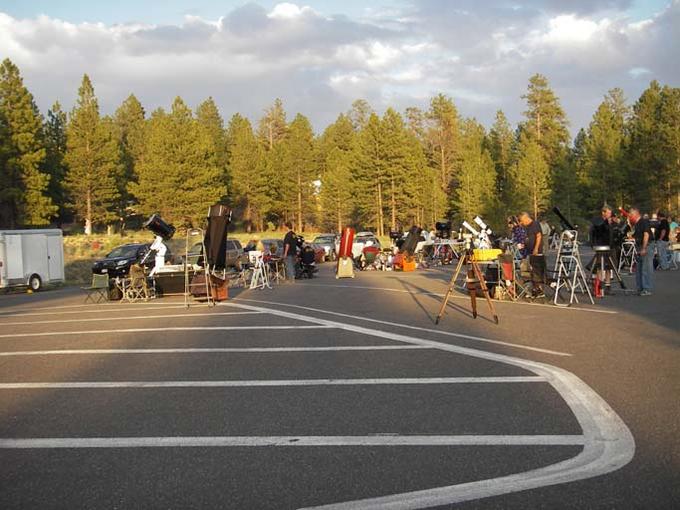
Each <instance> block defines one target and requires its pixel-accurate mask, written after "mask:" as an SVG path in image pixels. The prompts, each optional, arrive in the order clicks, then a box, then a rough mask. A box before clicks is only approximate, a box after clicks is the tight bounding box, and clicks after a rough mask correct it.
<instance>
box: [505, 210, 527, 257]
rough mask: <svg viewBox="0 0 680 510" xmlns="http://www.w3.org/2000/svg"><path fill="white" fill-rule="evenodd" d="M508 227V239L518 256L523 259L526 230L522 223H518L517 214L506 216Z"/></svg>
mask: <svg viewBox="0 0 680 510" xmlns="http://www.w3.org/2000/svg"><path fill="white" fill-rule="evenodd" d="M508 228H509V229H510V239H511V240H512V242H513V244H514V245H515V246H516V247H517V253H519V258H520V259H523V258H524V257H526V256H527V253H526V248H525V246H524V244H525V243H526V242H527V231H526V229H525V228H524V227H523V226H522V225H520V224H519V219H517V216H509V217H508Z"/></svg>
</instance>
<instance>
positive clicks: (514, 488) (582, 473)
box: [225, 303, 635, 510]
mask: <svg viewBox="0 0 680 510" xmlns="http://www.w3.org/2000/svg"><path fill="white" fill-rule="evenodd" d="M225 306H231V307H235V308H241V309H245V310H255V311H263V312H267V313H271V314H273V315H278V316H280V317H287V318H290V319H296V320H299V321H307V322H311V323H315V324H320V325H326V326H330V327H334V328H341V329H345V330H347V331H353V332H355V333H359V334H363V335H370V336H377V337H380V338H387V339H390V340H396V341H399V342H405V343H408V344H412V345H427V346H430V347H434V348H438V349H441V350H444V351H449V352H455V353H457V354H465V355H468V356H472V357H475V358H482V359H487V360H491V361H497V362H499V363H506V364H509V365H514V366H517V367H520V368H523V369H525V370H528V371H531V372H533V373H534V374H536V375H538V376H540V377H543V378H545V380H546V381H547V382H548V383H549V384H550V385H552V387H553V388H555V390H556V391H557V392H558V393H559V394H560V396H561V397H562V398H563V399H564V401H565V402H566V404H567V405H568V406H569V408H570V409H571V411H572V413H574V416H575V417H576V419H577V421H578V423H579V425H580V426H581V429H582V430H583V437H584V446H583V450H582V451H581V453H579V454H578V455H576V456H575V457H572V458H571V459H567V460H565V461H562V462H558V463H556V464H552V465H550V466H546V467H542V468H538V469H533V470H531V471H526V472H523V473H516V474H513V475H508V476H502V477H499V478H491V479H488V480H479V481H476V482H468V483H462V484H457V485H449V486H446V487H438V488H435V489H425V490H420V491H413V492H405V493H401V494H393V495H390V496H381V497H376V498H369V499H362V500H357V501H349V502H344V503H333V504H330V505H323V506H318V507H314V508H316V509H324V510H330V509H332V510H336V509H337V510H339V509H348V510H349V509H352V510H357V509H361V510H366V509H380V510H384V509H400V510H402V509H418V508H428V507H433V506H440V505H450V504H453V503H458V502H462V501H469V500H474V499H480V498H486V497H489V496H498V495H501V494H507V493H510V492H518V491H523V490H527V489H535V488H538V487H545V486H548V485H557V484H562V483H568V482H573V481H576V480H583V479H586V478H592V477H594V476H600V475H604V474H607V473H610V472H612V471H616V470H617V469H620V468H622V467H623V466H625V465H626V464H628V463H629V462H630V461H631V460H632V459H633V456H634V455H635V440H634V439H633V435H632V434H631V432H630V430H629V429H628V427H627V426H626V424H625V423H624V422H623V420H621V418H620V417H619V416H618V415H617V414H616V412H615V411H614V410H613V409H612V408H611V407H610V406H609V405H608V404H607V402H605V401H604V400H603V399H602V397H600V396H599V395H598V394H597V393H596V392H595V391H593V390H592V389H591V388H590V387H589V386H588V385H587V384H586V383H584V382H583V381H582V380H581V379H579V378H578V377H576V376H575V375H574V374H572V373H571V372H568V371H566V370H563V369H561V368H558V367H555V366H552V365H548V364H546V363H539V362H536V361H529V360H524V359H520V358H515V357H513V356H507V355H503V354H496V353H491V352H485V351H479V350H476V349H470V348H468V347H459V346H456V345H448V344H444V343H440V342H435V341H432V340H423V339H420V338H414V337H409V336H406V335H399V334H395V333H389V332H386V331H378V330H373V329H368V328H363V327H360V326H354V325H350V324H342V323H339V322H335V321H329V320H325V319H318V318H314V317H307V316H304V315H299V314H295V313H291V312H283V311H280V310H274V309H270V308H263V307H255V306H251V305H242V304H235V303H229V304H225Z"/></svg>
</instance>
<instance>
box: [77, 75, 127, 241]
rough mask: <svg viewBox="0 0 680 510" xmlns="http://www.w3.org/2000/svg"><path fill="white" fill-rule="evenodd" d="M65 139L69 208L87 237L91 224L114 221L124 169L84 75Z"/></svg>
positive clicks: (115, 145) (113, 136)
mask: <svg viewBox="0 0 680 510" xmlns="http://www.w3.org/2000/svg"><path fill="white" fill-rule="evenodd" d="M66 137H67V143H66V147H67V151H66V156H65V162H66V164H67V165H68V171H67V173H66V188H67V190H68V193H69V197H70V199H71V207H72V208H73V209H74V210H75V212H76V215H77V216H78V217H79V218H81V219H83V220H84V221H85V234H87V235H90V234H91V233H92V227H93V224H94V223H99V222H102V223H110V222H111V221H113V220H114V219H115V218H116V211H115V205H116V203H117V200H118V198H119V197H120V192H119V190H118V182H119V181H120V176H121V174H122V170H123V167H122V164H121V154H120V146H119V145H118V140H117V137H116V135H115V133H114V130H113V125H112V124H111V123H106V122H104V121H103V120H102V119H101V118H100V117H99V105H98V103H97V98H96V97H95V94H94V88H93V87H92V82H91V81H90V78H89V77H88V76H87V75H84V76H83V81H82V84H81V86H80V88H79V89H78V101H77V104H76V107H75V108H74V109H73V111H72V112H71V117H70V119H69V124H68V128H67V130H66Z"/></svg>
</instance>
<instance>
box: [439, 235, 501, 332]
mask: <svg viewBox="0 0 680 510" xmlns="http://www.w3.org/2000/svg"><path fill="white" fill-rule="evenodd" d="M463 266H465V274H466V278H465V283H466V286H467V289H468V292H469V293H470V305H471V306H472V317H474V318H475V319H476V318H477V284H479V288H480V290H481V291H482V294H483V295H484V298H485V299H486V302H487V304H488V305H489V310H490V311H491V313H492V315H493V320H494V322H495V323H496V324H498V315H497V314H496V309H495V308H494V306H493V302H492V301H491V297H490V296H489V289H488V287H487V286H486V280H484V275H483V274H482V272H481V271H480V269H479V264H477V262H476V261H475V259H474V256H473V251H472V243H471V240H470V239H466V245H465V252H464V254H463V256H462V257H461V258H460V259H459V260H458V265H457V266H456V270H455V271H454V272H453V276H452V277H451V281H450V282H449V288H448V290H447V291H446V295H445V296H444V300H443V301H442V306H441V308H439V314H438V315H437V319H436V320H435V324H439V321H440V320H441V318H442V316H443V315H444V311H445V310H446V305H447V303H448V302H449V298H450V297H451V293H452V292H453V289H454V287H455V286H456V280H458V275H459V274H460V271H461V270H462V269H463Z"/></svg>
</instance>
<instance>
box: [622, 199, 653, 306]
mask: <svg viewBox="0 0 680 510" xmlns="http://www.w3.org/2000/svg"><path fill="white" fill-rule="evenodd" d="M628 218H629V219H630V222H631V223H632V225H633V238H634V239H635V248H636V249H637V257H636V259H635V262H636V265H637V268H636V270H635V282H636V283H637V288H638V292H639V294H640V295H641V296H651V295H652V275H653V274H654V249H653V246H654V238H653V236H652V229H651V227H650V226H649V220H647V219H645V218H643V217H642V216H641V215H640V210H639V209H638V208H637V207H631V209H630V213H629V214H628Z"/></svg>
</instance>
